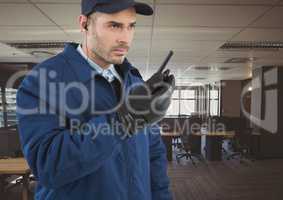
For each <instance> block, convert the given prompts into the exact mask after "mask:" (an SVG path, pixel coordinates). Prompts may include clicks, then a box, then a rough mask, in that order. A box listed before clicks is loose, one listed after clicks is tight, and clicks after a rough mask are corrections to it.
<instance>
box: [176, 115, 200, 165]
mask: <svg viewBox="0 0 283 200" xmlns="http://www.w3.org/2000/svg"><path fill="white" fill-rule="evenodd" d="M201 124H202V120H201V118H199V117H195V116H194V117H190V118H187V119H183V120H180V125H181V130H180V131H181V136H180V139H181V144H180V145H179V149H180V152H179V153H177V154H176V160H177V162H178V163H180V159H181V158H183V157H186V159H190V160H191V161H192V164H193V165H195V164H196V163H195V161H194V159H193V157H196V158H197V159H198V160H200V161H204V159H203V157H202V155H201V137H200V136H196V135H193V134H192V133H197V132H200V127H201ZM198 127H199V128H198Z"/></svg>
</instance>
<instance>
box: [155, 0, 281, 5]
mask: <svg viewBox="0 0 283 200" xmlns="http://www.w3.org/2000/svg"><path fill="white" fill-rule="evenodd" d="M277 1H278V0H174V3H172V0H157V1H156V2H157V4H180V3H182V4H208V5H219V4H223V5H231V4H232V5H235V4H236V5H247V4H248V5H271V4H273V3H275V2H277Z"/></svg>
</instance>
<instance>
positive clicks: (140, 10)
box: [134, 2, 153, 15]
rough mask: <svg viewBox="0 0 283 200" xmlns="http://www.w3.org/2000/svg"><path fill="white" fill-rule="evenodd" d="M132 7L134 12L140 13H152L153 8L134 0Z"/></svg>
mask: <svg viewBox="0 0 283 200" xmlns="http://www.w3.org/2000/svg"><path fill="white" fill-rule="evenodd" d="M134 8H135V9H136V12H137V13H138V14H140V15H152V14H153V9H152V8H151V7H150V6H149V5H147V4H145V3H139V2H135V4H134Z"/></svg>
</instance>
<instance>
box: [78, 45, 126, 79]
mask: <svg viewBox="0 0 283 200" xmlns="http://www.w3.org/2000/svg"><path fill="white" fill-rule="evenodd" d="M77 51H78V52H79V53H80V55H81V56H82V57H83V58H84V59H86V61H87V62H88V63H89V65H90V66H91V67H92V68H93V69H94V70H96V71H97V72H98V73H99V74H101V75H102V76H103V77H104V78H106V79H107V80H108V81H109V82H112V81H113V80H114V77H113V76H115V77H116V78H117V79H118V80H119V81H120V82H122V79H121V77H120V75H119V74H118V72H117V71H116V69H115V67H114V65H113V64H111V65H110V66H109V67H108V68H107V69H103V68H101V67H100V66H99V65H98V64H96V63H95V62H94V61H93V60H91V59H90V58H88V57H87V55H86V54H85V53H84V51H83V49H82V47H81V45H78V47H77Z"/></svg>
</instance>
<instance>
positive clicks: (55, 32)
mask: <svg viewBox="0 0 283 200" xmlns="http://www.w3.org/2000/svg"><path fill="white" fill-rule="evenodd" d="M68 39H69V38H68V36H67V35H66V34H65V33H64V32H63V31H62V30H60V29H59V28H58V27H56V26H50V27H46V26H36V27H33V26H32V27H29V28H26V27H21V26H20V27H3V28H1V29H0V40H1V41H32V42H35V41H50V40H51V41H57V40H60V41H62V40H63V41H65V40H68Z"/></svg>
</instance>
